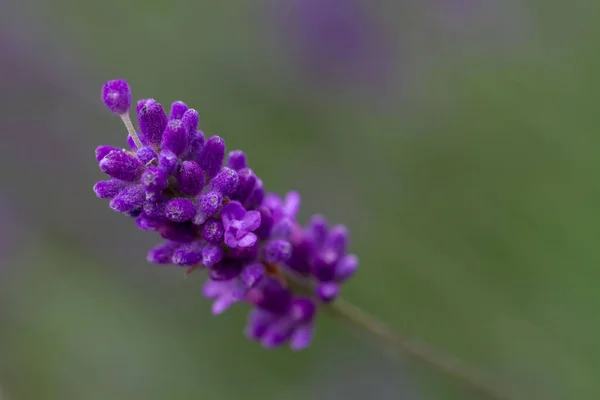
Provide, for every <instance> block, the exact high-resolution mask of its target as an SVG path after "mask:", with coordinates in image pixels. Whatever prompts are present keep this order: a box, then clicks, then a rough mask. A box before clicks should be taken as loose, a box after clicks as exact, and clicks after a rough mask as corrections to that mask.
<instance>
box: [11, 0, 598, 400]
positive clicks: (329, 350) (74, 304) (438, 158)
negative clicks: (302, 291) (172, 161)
mask: <svg viewBox="0 0 600 400" xmlns="http://www.w3.org/2000/svg"><path fill="white" fill-rule="evenodd" d="M313 2H314V1H313ZM287 3H289V4H287ZM325 3H327V1H326V0H323V3H321V5H322V6H323V5H325ZM363 3H364V4H363V5H364V9H361V10H360V12H358V13H356V15H354V16H351V17H348V16H347V15H351V14H352V13H346V12H345V11H344V7H346V6H349V4H350V0H346V3H344V2H343V1H342V2H340V1H336V2H334V3H332V4H330V5H329V6H330V7H333V9H334V12H333V15H336V16H338V17H339V15H342V16H343V17H339V18H342V19H344V18H347V19H348V21H350V22H347V23H348V24H350V25H351V24H352V23H356V24H358V25H360V26H363V28H361V29H359V30H358V31H359V33H358V34H357V35H359V36H360V35H363V36H364V35H366V36H368V37H369V40H366V41H361V40H358V39H354V40H351V41H345V38H346V36H350V33H348V34H343V32H345V31H344V29H345V28H343V26H342V27H339V26H337V25H335V24H333V23H332V24H330V23H329V20H328V19H327V18H325V19H323V18H319V17H318V16H319V15H321V14H323V13H326V12H330V11H324V9H319V8H318V7H317V11H314V10H313V11H312V13H313V14H309V16H308V17H302V16H300V15H301V13H300V11H298V10H299V9H301V8H302V7H303V6H304V5H305V4H304V5H303V4H302V3H301V2H300V3H298V1H297V0H296V1H292V0H263V1H258V0H257V1H249V0H228V1H219V2H217V1H189V0H174V1H170V2H159V1H140V0H137V1H129V2H123V1H116V0H104V1H102V2H90V1H75V0H52V1H47V2H46V1H42V0H37V1H36V0H26V1H21V2H17V1H16V0H8V2H3V3H2V5H1V9H0V62H1V63H0V89H1V90H0V106H1V107H0V117H1V121H2V134H1V135H0V145H1V146H2V147H1V148H2V149H3V152H2V153H3V154H2V158H0V165H1V166H2V171H3V177H2V185H1V186H0V208H1V210H0V218H1V219H0V239H1V240H0V242H1V243H0V251H1V253H0V267H1V268H0V399H2V400H29V399H48V400H54V399H61V400H79V399H85V400H100V399H102V400H104V399H115V400H117V399H144V400H151V399H166V398H172V399H238V398H248V399H255V398H256V399H265V398H266V399H270V398H274V399H279V398H281V399H286V400H287V399H289V400H294V399H313V398H316V399H434V400H435V399H478V398H482V397H477V396H476V395H474V394H473V393H470V392H469V391H467V390H465V389H464V388H463V387H462V386H461V384H460V383H457V382H455V381H453V380H450V379H448V378H445V377H443V376H440V375H439V374H438V373H437V372H435V371H432V370H430V369H428V368H425V367H423V366H421V365H418V364H416V365H415V364H412V363H411V364H406V363H400V364H398V363H394V362H392V361H390V358H389V357H386V356H385V354H383V353H382V352H381V351H380V349H379V348H378V347H377V346H376V345H373V344H370V343H368V342H367V341H364V340H362V339H361V338H359V337H357V336H356V335H354V334H353V332H349V331H347V330H346V328H345V327H343V326H341V325H339V324H338V323H337V322H336V321H333V320H330V319H329V318H327V317H326V316H323V317H321V318H320V319H319V321H318V328H317V329H318V330H317V336H316V339H315V341H314V345H313V346H312V347H311V348H310V349H309V350H307V351H304V352H300V353H292V352H290V351H288V350H285V349H281V350H277V351H266V350H263V349H262V348H260V347H259V346H258V345H256V344H255V343H251V342H249V341H247V340H246V339H245V338H244V337H243V335H242V327H243V324H244V321H245V312H246V309H245V307H244V306H243V305H240V306H237V307H235V308H234V309H233V310H231V311H230V312H228V313H226V314H224V315H222V316H220V317H218V318H215V317H213V316H211V315H210V306H209V302H208V301H206V300H205V299H203V298H202V296H201V294H200V286H201V283H202V281H203V278H202V276H201V274H199V275H192V276H191V277H190V278H188V279H187V280H184V279H182V271H181V270H180V269H177V268H168V267H157V266H153V265H148V264H146V262H145V254H146V251H147V249H148V248H149V247H150V246H151V245H153V244H155V243H157V241H158V239H157V238H156V237H154V236H153V235H152V234H150V233H148V232H140V231H138V230H137V229H136V227H135V226H134V224H132V223H131V221H130V220H128V219H126V218H123V217H122V216H120V215H118V214H116V213H114V212H112V211H111V210H110V209H109V208H108V206H107V204H106V202H105V201H102V200H99V199H97V198H95V196H94V193H93V192H92V186H93V184H94V183H95V181H97V180H99V179H102V176H101V173H100V172H99V171H98V168H97V165H96V162H95V160H94V148H95V147H96V146H97V145H99V144H111V145H116V146H122V145H124V143H125V137H126V136H125V129H124V128H123V126H122V124H121V122H120V121H119V120H118V118H116V117H113V116H111V115H110V114H109V113H108V112H107V111H106V110H105V108H104V106H103V105H102V103H101V101H100V88H101V86H102V84H103V83H104V81H106V80H108V79H113V78H125V79H127V80H128V81H129V82H130V84H131V85H132V87H133V92H134V98H135V99H139V98H146V97H154V98H156V99H157V100H159V101H160V102H162V103H163V104H164V105H166V106H168V105H169V104H170V103H171V102H172V101H174V100H178V99H181V100H183V101H185V102H186V103H187V104H188V105H190V106H192V107H194V108H196V109H198V110H199V112H200V116H201V128H202V129H203V130H204V131H205V132H207V133H209V134H219V135H221V136H223V137H224V138H225V140H226V142H227V144H228V147H229V148H230V149H235V148H240V149H244V150H245V151H246V152H247V154H248V156H249V159H250V163H251V165H252V168H253V169H254V170H255V171H256V172H257V174H259V176H261V177H262V179H263V181H264V182H265V184H266V186H267V187H268V188H269V189H270V190H273V191H277V192H280V193H283V192H285V191H287V190H290V189H297V190H299V191H300V192H301V193H302V195H303V208H302V217H303V219H305V218H307V217H308V216H309V215H310V214H311V213H313V212H321V213H323V214H325V215H327V216H328V217H329V218H330V220H332V221H335V222H342V223H346V224H347V225H348V226H349V228H350V230H351V232H352V246H351V249H352V251H354V252H356V253H357V254H358V255H359V257H360V260H361V270H360V273H359V274H358V275H357V276H356V278H355V279H354V280H353V281H352V282H351V283H349V284H348V285H347V287H346V288H345V289H344V295H345V297H346V298H347V299H349V300H350V301H352V302H353V303H355V304H357V305H359V306H361V307H363V308H364V309H366V310H367V311H369V312H371V313H373V314H374V315H376V316H378V317H379V318H381V319H382V320H383V321H385V322H387V323H389V324H390V325H392V326H393V327H395V328H397V329H398V330H400V331H402V332H405V333H407V334H409V335H411V336H413V337H415V338H418V339H420V340H424V341H426V342H428V343H430V344H432V345H434V346H435V347H437V348H439V349H442V350H444V351H445V352H448V353H451V354H454V355H456V356H458V357H460V358H461V359H462V360H464V361H465V362H468V363H470V364H472V365H474V366H476V367H477V368H478V369H480V370H482V371H484V372H486V373H488V374H490V375H492V376H494V377H495V378H496V379H497V380H499V381H502V382H505V383H506V384H507V385H508V386H509V387H510V388H511V389H514V391H515V392H519V393H522V396H521V397H520V398H523V399H597V398H600V383H598V380H597V377H598V376H599V375H600V346H599V345H598V337H600V316H599V312H598V310H599V306H598V304H599V302H600V294H599V293H600V291H599V290H598V288H599V287H600V286H599V285H598V279H599V278H600V268H599V261H600V246H599V245H598V244H599V243H600V211H599V210H600V179H598V178H597V177H598V173H600V135H599V133H598V126H599V124H598V113H597V108H598V104H600V75H599V73H600V72H599V71H600V44H599V43H600V42H599V40H598V39H599V38H600V35H599V34H600V24H598V20H599V18H600V3H598V2H595V1H592V0H576V1H573V2H568V3H567V2H560V1H554V0H543V1H542V0H529V1H527V0H523V1H522V2H517V1H512V0H510V1H500V0H498V1H494V0H426V1H413V0H402V1H398V0H394V1H392V0H386V1H384V0H372V1H370V2H367V1H363ZM315 12H316V14H314V13H315ZM328 15H329V14H328ZM338 17H336V18H338ZM303 18H304V19H303ZM319 21H320V22H319ZM353 21H354V22H353ZM365 21H370V22H368V23H366V22H365ZM307 32H308V33H310V34H307ZM340 32H342V34H340ZM349 32H350V31H349ZM369 32H371V33H369ZM336 35H337V36H336ZM332 36H333V37H334V38H333V39H331V37H332ZM340 37H341V39H340ZM360 37H362V36H360ZM377 43H379V44H382V45H381V46H379V45H377ZM319 46H320V47H319ZM328 46H329V47H328ZM343 46H349V47H350V48H351V50H352V51H349V54H350V55H348V54H347V53H344V52H343V51H341V50H340V52H341V53H340V54H341V56H339V57H338V55H337V49H338V47H339V48H340V49H341V48H342V47H343ZM315 49H316V50H315ZM311 57H315V59H311ZM328 57H331V59H329V58H328ZM336 57H338V58H336ZM315 65H316V67H315ZM374 78H376V79H374Z"/></svg>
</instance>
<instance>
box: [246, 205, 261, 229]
mask: <svg viewBox="0 0 600 400" xmlns="http://www.w3.org/2000/svg"><path fill="white" fill-rule="evenodd" d="M259 226H260V212H258V211H254V210H253V211H248V212H247V213H246V215H244V219H243V225H242V227H243V229H244V230H245V231H246V232H252V231H254V230H256V229H257V228H258V227H259Z"/></svg>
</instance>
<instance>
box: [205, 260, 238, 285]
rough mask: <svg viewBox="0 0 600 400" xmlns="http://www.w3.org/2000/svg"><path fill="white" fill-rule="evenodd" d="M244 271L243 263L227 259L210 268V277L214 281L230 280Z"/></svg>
mask: <svg viewBox="0 0 600 400" xmlns="http://www.w3.org/2000/svg"><path fill="white" fill-rule="evenodd" d="M241 272H242V265H241V264H240V263H239V262H237V261H229V260H226V261H224V262H221V263H219V264H217V265H215V266H214V267H212V268H211V269H210V272H209V275H208V276H209V277H210V279H212V280H213V281H228V280H230V279H233V278H235V277H237V276H238V275H239V274H240V273H241Z"/></svg>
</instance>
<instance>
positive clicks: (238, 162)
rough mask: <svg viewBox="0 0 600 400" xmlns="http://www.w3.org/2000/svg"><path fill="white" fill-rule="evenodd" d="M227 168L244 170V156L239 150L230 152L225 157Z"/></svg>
mask: <svg viewBox="0 0 600 400" xmlns="http://www.w3.org/2000/svg"><path fill="white" fill-rule="evenodd" d="M227 166H228V167H229V168H231V169H234V170H236V171H239V170H240V169H242V168H246V154H244V152H243V151H241V150H233V151H230V152H229V155H228V156H227Z"/></svg>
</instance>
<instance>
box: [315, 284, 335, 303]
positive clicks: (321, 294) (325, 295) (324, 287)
mask: <svg viewBox="0 0 600 400" xmlns="http://www.w3.org/2000/svg"><path fill="white" fill-rule="evenodd" d="M339 293H340V287H339V286H338V284H337V283H334V282H323V283H320V284H319V286H317V289H316V295H317V297H318V298H319V299H321V301H323V302H325V303H328V302H331V301H333V300H335V299H336V297H337V296H338V294H339Z"/></svg>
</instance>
